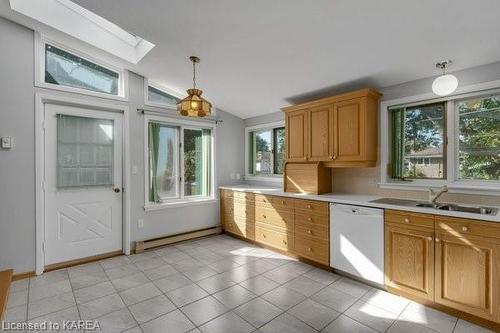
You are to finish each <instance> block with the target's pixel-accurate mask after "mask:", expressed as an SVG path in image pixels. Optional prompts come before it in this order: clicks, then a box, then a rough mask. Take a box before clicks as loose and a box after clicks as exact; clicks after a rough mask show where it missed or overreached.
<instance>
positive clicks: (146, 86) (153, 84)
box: [144, 77, 184, 111]
mask: <svg viewBox="0 0 500 333" xmlns="http://www.w3.org/2000/svg"><path fill="white" fill-rule="evenodd" d="M149 87H153V88H155V89H158V90H160V91H162V92H164V93H166V94H169V95H172V96H174V97H177V98H178V99H182V98H183V97H184V96H182V94H181V93H179V92H178V91H175V90H174V89H171V88H168V87H166V86H163V85H161V84H158V83H156V82H153V81H151V80H149V79H148V78H146V77H145V78H144V105H147V106H153V107H157V108H164V109H169V110H172V111H177V105H176V104H168V103H157V102H151V101H150V100H149Z"/></svg>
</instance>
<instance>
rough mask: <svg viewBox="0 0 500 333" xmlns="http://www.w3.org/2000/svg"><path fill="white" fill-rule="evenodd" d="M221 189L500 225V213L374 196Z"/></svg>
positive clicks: (244, 186) (244, 187)
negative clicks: (394, 201) (384, 200)
mask: <svg viewBox="0 0 500 333" xmlns="http://www.w3.org/2000/svg"><path fill="white" fill-rule="evenodd" d="M219 188H220V189H225V190H232V191H241V192H251V193H262V194H269V195H278V196H283V197H289V198H297V199H309V200H318V201H325V202H331V203H339V204H347V205H356V206H364V207H373V208H383V209H395V210H403V211H409V212H416V213H424V214H432V215H442V216H452V217H461V218H467V219H474V220H481V221H488V222H496V223H500V212H499V213H497V215H480V214H472V213H464V212H452V211H443V210H437V209H432V208H422V207H407V206H400V205H389V204H381V203H374V202H371V201H372V200H377V199H381V198H383V197H381V196H373V195H358V194H341V193H328V194H318V195H315V194H302V193H290V192H283V190H282V189H281V188H277V187H270V186H253V185H247V184H241V185H226V186H219ZM495 208H500V207H495Z"/></svg>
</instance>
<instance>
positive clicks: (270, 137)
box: [247, 126, 285, 176]
mask: <svg viewBox="0 0 500 333" xmlns="http://www.w3.org/2000/svg"><path fill="white" fill-rule="evenodd" d="M247 145H248V146H249V149H248V152H249V163H248V173H249V174H251V175H254V176H273V175H281V174H283V166H284V160H285V128H284V127H282V126H280V127H274V128H265V129H255V130H252V131H248V143H247Z"/></svg>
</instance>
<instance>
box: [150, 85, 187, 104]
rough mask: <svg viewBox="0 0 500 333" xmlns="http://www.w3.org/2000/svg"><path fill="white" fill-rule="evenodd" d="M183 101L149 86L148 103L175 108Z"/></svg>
mask: <svg viewBox="0 0 500 333" xmlns="http://www.w3.org/2000/svg"><path fill="white" fill-rule="evenodd" d="M180 100H181V99H180V98H177V97H175V96H173V95H171V94H169V93H167V92H165V91H163V90H160V89H158V88H155V87H152V86H148V101H149V102H150V103H155V104H162V105H169V106H175V105H176V104H177V102H179V101H180Z"/></svg>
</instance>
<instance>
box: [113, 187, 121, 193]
mask: <svg viewBox="0 0 500 333" xmlns="http://www.w3.org/2000/svg"><path fill="white" fill-rule="evenodd" d="M112 190H113V192H115V193H120V192H121V188H120V186H113V188H112Z"/></svg>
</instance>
